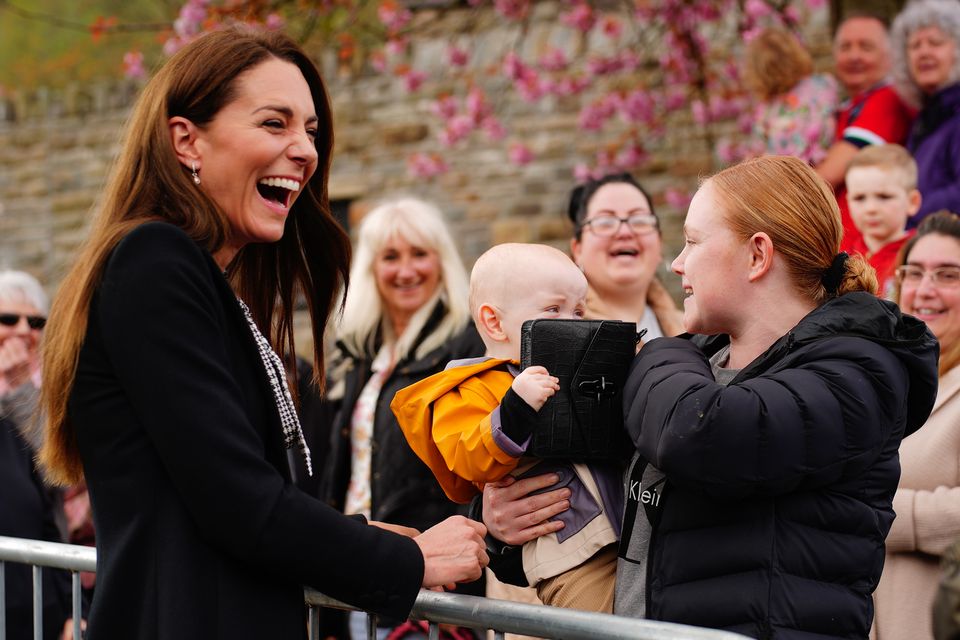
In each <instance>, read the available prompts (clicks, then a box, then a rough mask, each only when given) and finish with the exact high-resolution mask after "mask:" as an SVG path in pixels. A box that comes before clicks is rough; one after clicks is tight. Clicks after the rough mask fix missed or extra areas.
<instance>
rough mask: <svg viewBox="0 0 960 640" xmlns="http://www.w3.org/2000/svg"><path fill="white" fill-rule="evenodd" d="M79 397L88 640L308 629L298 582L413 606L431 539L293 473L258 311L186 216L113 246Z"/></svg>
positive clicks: (391, 606) (375, 603) (395, 608)
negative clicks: (90, 568)
mask: <svg viewBox="0 0 960 640" xmlns="http://www.w3.org/2000/svg"><path fill="white" fill-rule="evenodd" d="M68 411H69V418H70V420H71V421H72V423H73V425H74V428H75V429H76V432H77V439H78V444H79V448H80V455H81V458H82V461H83V467H84V473H85V475H86V479H87V486H88V487H89V490H90V498H91V501H92V505H93V512H94V523H95V526H96V531H97V552H98V557H97V563H98V566H97V570H98V577H97V590H96V595H95V596H94V601H93V605H92V610H91V614H90V621H89V622H90V627H89V628H90V632H89V635H88V637H89V638H90V640H104V639H108V638H117V639H123V640H129V639H130V638H139V639H144V638H158V639H161V638H162V639H170V640H173V639H176V640H185V639H191V638H197V639H200V638H203V639H211V638H223V639H225V640H226V639H230V640H233V639H235V638H260V637H262V638H268V637H269V638H305V637H306V617H305V610H304V605H303V593H302V585H304V584H306V585H310V586H312V587H315V588H317V589H319V590H321V591H323V592H325V593H327V594H328V595H330V596H333V597H335V598H338V599H341V600H344V601H346V602H349V603H351V604H355V605H357V606H359V607H362V608H365V609H370V610H373V611H375V612H377V613H381V614H385V615H392V616H400V617H404V616H406V615H407V614H408V613H409V610H410V608H411V607H412V605H413V601H414V599H415V598H416V595H417V593H418V591H419V587H420V584H421V582H422V579H423V558H422V555H421V553H420V551H419V548H418V547H417V545H416V543H415V542H413V541H412V540H411V539H409V538H404V537H403V536H399V535H395V534H392V533H388V532H385V531H382V530H380V529H377V528H375V527H370V526H367V525H365V524H363V523H361V522H359V521H357V520H351V519H348V518H345V517H344V516H342V515H340V514H338V513H336V512H335V511H334V510H333V509H331V508H330V507H328V506H326V505H324V504H322V503H321V502H320V501H318V500H316V499H313V498H311V497H310V496H307V495H306V494H305V493H303V492H302V491H300V490H298V489H297V488H296V487H295V486H294V485H293V484H291V482H290V472H289V467H288V464H287V458H286V452H285V450H284V449H283V447H282V436H281V431H280V423H279V417H278V413H277V409H276V406H275V403H274V401H273V398H272V396H271V393H270V390H269V386H268V383H267V377H266V373H265V371H264V368H263V365H262V363H261V361H260V356H259V354H258V352H257V349H256V346H255V343H254V341H253V338H252V336H251V335H250V330H249V328H248V326H247V324H246V320H245V319H244V317H243V315H242V313H241V311H240V309H239V306H238V303H237V300H236V298H235V296H234V293H233V291H232V290H231V288H230V287H229V286H228V284H227V282H226V280H225V279H224V277H223V275H222V274H221V272H220V269H219V268H218V266H217V264H216V263H215V262H214V261H213V259H212V257H211V256H210V254H209V253H208V252H206V251H205V250H203V249H201V248H200V247H199V246H198V245H197V244H196V243H194V242H193V241H192V240H191V239H190V238H189V237H188V236H187V235H186V234H185V233H184V232H183V231H181V230H180V229H179V228H177V227H175V226H173V225H170V224H166V223H162V222H152V223H147V224H144V225H142V226H140V227H138V228H137V229H135V230H134V231H132V232H131V233H130V234H129V235H128V236H127V237H126V238H125V239H124V240H123V241H122V242H121V243H120V244H119V245H118V246H117V248H116V249H115V250H114V252H113V254H112V255H111V257H110V259H109V261H108V263H107V265H106V269H105V272H104V274H103V278H102V281H101V284H100V287H99V289H98V291H97V293H96V294H95V296H94V299H93V302H92V304H91V309H90V315H89V325H88V328H87V334H86V339H85V341H84V344H83V348H82V349H81V352H80V359H79V366H78V370H77V378H76V382H75V384H74V387H73V389H72V392H71V396H70V401H69V409H68ZM316 472H317V473H319V472H322V470H320V469H318V470H316Z"/></svg>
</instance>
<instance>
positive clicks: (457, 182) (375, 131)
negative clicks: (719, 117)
mask: <svg viewBox="0 0 960 640" xmlns="http://www.w3.org/2000/svg"><path fill="white" fill-rule="evenodd" d="M557 13H558V4H557V3H555V2H552V1H550V2H541V3H537V12H536V19H535V21H534V23H533V26H532V28H531V30H530V31H529V32H528V34H527V36H526V38H525V39H524V40H523V46H525V47H532V48H534V50H537V49H536V48H537V47H543V45H544V44H545V43H547V42H549V43H550V44H551V45H554V46H560V47H563V48H565V49H567V50H568V51H569V52H570V53H571V55H573V54H574V53H575V51H576V46H577V44H576V42H573V41H571V39H570V37H569V34H570V32H569V31H568V30H566V29H564V28H561V27H558V26H557V21H556V16H557ZM482 19H483V20H486V21H487V23H486V24H481V25H480V26H481V32H482V36H481V37H479V38H477V40H476V41H475V45H474V47H473V55H474V56H478V57H480V58H483V57H484V56H486V57H487V58H488V59H490V60H493V59H494V58H495V57H496V55H497V54H498V53H499V52H502V51H503V50H504V48H505V47H512V46H515V43H516V41H517V39H516V33H515V32H514V31H512V30H511V29H510V28H509V27H505V26H503V25H501V24H499V23H498V22H497V21H496V20H495V19H494V17H493V16H492V15H487V16H482ZM467 20H476V14H474V13H468V12H467V11H466V10H464V11H460V12H452V13H449V14H447V15H445V16H444V17H443V18H442V19H438V20H437V23H436V24H435V25H432V26H431V29H430V32H429V33H428V34H427V35H425V36H422V37H420V38H418V39H417V41H416V45H415V46H416V49H415V52H416V53H415V55H416V56H417V64H418V65H428V66H429V65H431V64H434V65H436V64H442V62H441V58H442V56H441V55H440V52H442V50H443V48H444V46H445V45H446V43H447V41H448V40H449V38H450V35H449V34H451V33H457V32H458V31H460V30H463V29H465V28H466V27H467V26H468V25H466V24H465V22H466V21H467ZM431 33H432V34H433V35H430V34H431ZM731 34H732V30H729V31H728V32H726V33H718V34H716V41H717V42H720V43H721V44H722V43H724V42H727V46H732V45H731V44H730V43H729V40H730V38H731ZM806 40H807V43H808V45H809V46H811V48H812V49H813V51H814V53H815V54H816V56H817V59H818V66H820V67H824V66H826V65H827V64H828V60H827V58H828V53H829V35H828V11H827V10H826V9H824V10H822V11H819V12H818V13H816V14H815V15H814V16H813V17H812V20H811V21H810V22H809V24H808V25H807V27H806ZM321 68H322V69H323V70H324V73H325V77H326V78H327V80H328V82H329V89H330V93H331V96H332V99H333V103H334V108H335V118H336V152H335V156H334V165H333V169H332V174H331V178H330V186H331V196H332V197H333V198H336V199H344V200H349V201H351V202H352V205H351V209H350V217H351V218H352V219H353V220H356V219H357V218H358V217H359V215H361V214H362V213H363V212H364V211H366V210H367V209H368V208H369V206H370V204H371V203H372V202H375V201H376V200H377V199H379V198H382V197H385V196H389V195H391V194H397V193H404V194H414V195H419V196H421V197H424V198H427V199H430V200H434V201H436V202H437V203H438V204H440V206H441V207H442V208H443V209H444V210H445V212H446V213H447V214H448V216H449V218H450V220H451V222H452V224H453V226H454V228H455V231H456V233H455V237H456V238H457V239H458V242H459V243H460V248H461V250H462V254H463V257H464V261H465V263H466V264H467V265H470V264H472V262H473V260H474V259H475V258H476V257H477V256H478V255H479V254H480V253H481V252H482V251H483V250H484V249H486V248H487V247H488V246H490V245H492V244H494V243H499V242H504V241H538V242H547V243H552V244H554V245H556V246H560V247H566V245H567V239H568V237H569V234H570V227H569V223H568V222H567V220H566V217H565V214H564V212H565V210H566V200H567V194H568V193H569V190H570V187H571V186H572V184H573V167H574V165H575V164H576V163H577V162H581V161H584V160H588V159H589V156H588V154H589V153H590V152H592V151H594V150H595V149H596V148H597V146H598V145H599V144H601V143H603V142H604V141H605V140H610V139H613V138H614V137H615V136H616V135H618V132H616V131H612V132H609V133H606V134H604V136H603V137H598V136H593V135H588V134H585V133H583V132H581V131H578V129H577V128H576V121H577V114H578V112H579V109H580V107H581V105H582V104H584V103H585V101H587V100H590V99H591V98H593V97H595V96H593V95H584V96H581V97H578V98H568V99H563V100H559V99H549V100H545V101H543V102H541V103H537V104H533V105H531V104H527V103H524V102H521V101H520V100H519V99H512V95H513V94H512V93H505V92H503V91H502V89H503V87H502V85H498V84H497V83H498V82H502V81H499V80H497V79H496V77H494V78H493V79H490V80H486V79H484V78H479V79H478V80H477V81H478V82H480V83H481V84H483V85H484V88H485V89H486V90H487V91H488V93H489V94H490V95H495V96H496V95H499V96H501V97H502V100H501V103H500V104H498V105H497V111H498V114H499V115H500V116H501V117H502V118H503V119H504V121H505V122H507V123H508V124H509V126H510V128H511V137H510V138H508V140H506V141H503V142H500V143H490V142H486V141H485V140H481V139H479V138H477V139H474V140H473V141H472V142H471V143H470V144H467V145H464V146H463V147H460V148H456V149H454V150H453V151H450V152H448V153H447V157H448V159H449V161H450V164H451V171H450V172H449V173H448V174H446V175H443V176H441V177H439V178H438V179H436V180H435V181H433V182H426V181H423V180H418V179H415V178H412V177H410V176H409V175H408V173H407V168H406V158H407V156H408V155H409V154H410V153H412V152H414V151H435V150H439V145H438V143H437V136H436V134H437V132H438V130H439V129H438V121H437V120H436V119H435V118H434V117H433V116H432V115H430V113H429V104H430V103H431V101H432V99H433V97H434V96H435V95H437V93H438V92H440V91H444V90H449V89H452V88H453V86H454V85H449V86H443V85H442V84H440V85H438V84H430V83H428V84H427V85H425V86H424V87H423V88H422V89H421V90H420V91H418V92H417V93H415V94H408V93H407V92H406V91H405V90H404V89H403V87H402V86H401V83H400V82H399V81H398V80H395V79H392V78H387V77H383V76H373V75H355V74H351V75H348V76H344V75H343V74H342V73H341V71H340V70H338V69H337V68H336V67H335V64H334V62H333V61H331V60H322V61H321ZM642 73H646V74H648V75H647V76H646V77H641V76H638V78H637V82H638V83H639V82H650V81H654V82H655V81H656V78H655V76H650V75H649V74H650V73H651V72H650V71H645V72H642ZM137 91H138V85H136V84H135V83H132V82H114V83H105V84H103V85H98V86H86V87H70V88H67V89H62V90H58V91H39V92H34V93H31V94H29V95H14V96H13V97H11V98H5V99H0V268H3V267H13V268H21V269H27V270H29V271H31V272H33V273H34V274H36V275H37V276H38V277H40V278H41V279H42V280H43V281H44V282H45V283H48V284H49V285H50V286H51V289H52V288H53V287H54V286H55V285H56V283H57V282H58V281H59V280H60V278H61V276H62V273H63V269H64V267H65V265H67V264H68V263H69V261H70V259H71V257H72V255H73V254H74V252H75V249H76V247H77V245H78V243H79V242H80V240H81V239H82V237H83V233H84V225H85V223H86V222H87V220H88V219H89V214H90V211H91V209H92V208H93V207H94V206H95V203H96V200H97V197H98V193H99V191H100V188H101V186H102V184H103V182H104V180H105V176H106V171H107V169H108V167H109V165H110V162H111V160H112V158H113V157H114V155H115V153H116V151H117V145H118V140H119V136H120V132H121V129H122V125H123V123H124V119H125V118H126V116H127V112H128V109H129V107H130V105H131V104H132V102H133V100H134V99H135V97H136V95H137ZM668 131H669V133H668V134H667V136H666V137H665V138H664V139H663V142H662V144H660V145H659V146H657V147H655V148H653V149H651V150H652V151H653V157H652V159H651V161H650V163H649V165H648V168H647V170H646V171H644V172H642V173H641V174H640V176H639V177H640V178H641V180H642V181H643V183H644V184H645V185H646V186H647V187H648V189H649V190H650V191H651V193H652V194H653V197H654V200H655V203H656V206H657V209H658V212H659V213H660V214H661V217H662V218H663V219H664V239H665V243H666V249H665V254H664V255H665V257H667V256H671V257H672V256H673V255H675V253H676V251H677V250H678V247H679V244H680V238H679V227H680V224H681V222H682V220H681V216H682V212H680V211H677V210H674V209H672V208H671V207H669V206H668V205H667V204H666V203H665V202H664V199H663V194H664V192H665V191H666V189H668V188H670V187H674V188H680V189H685V190H692V189H693V188H694V187H695V186H696V182H697V178H698V176H699V175H701V174H704V173H708V172H710V171H711V170H713V169H715V168H716V164H715V161H714V159H713V157H712V153H711V150H710V149H709V148H708V147H707V144H706V143H705V136H704V132H703V131H702V129H701V128H700V127H699V126H697V125H695V124H694V123H693V122H692V120H691V119H690V116H689V113H687V112H682V113H678V114H677V115H676V117H675V118H674V119H673V120H672V121H671V122H670V123H669V126H668ZM721 132H722V130H721ZM510 140H520V141H523V142H524V143H526V144H528V145H529V146H530V147H531V149H532V150H533V151H534V152H535V153H536V156H537V157H536V160H535V161H534V162H532V163H530V164H529V165H527V166H524V167H516V166H514V165H511V164H510V163H509V162H507V159H506V152H505V147H506V144H507V143H508V142H509V141H510ZM668 284H670V285H671V286H672V287H674V288H675V287H676V283H675V282H672V281H671V280H670V279H668Z"/></svg>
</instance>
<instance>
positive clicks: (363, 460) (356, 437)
mask: <svg viewBox="0 0 960 640" xmlns="http://www.w3.org/2000/svg"><path fill="white" fill-rule="evenodd" d="M467 283H468V279H467V274H466V270H465V269H464V267H463V263H462V261H461V260H460V255H459V253H458V252H457V248H456V244H455V243H454V241H453V237H452V236H451V234H450V231H449V230H448V228H447V225H446V223H445V222H444V220H443V215H442V214H441V213H440V210H439V209H437V207H435V206H434V205H432V204H429V203H427V202H424V201H422V200H418V199H415V198H402V199H397V200H392V201H389V202H385V203H384V204H381V205H380V206H378V207H376V208H375V209H373V210H372V211H370V212H369V213H368V214H367V215H366V217H364V219H363V221H362V222H361V224H360V228H359V231H358V233H357V246H356V253H355V254H354V259H353V264H352V266H351V269H350V290H349V292H348V293H347V299H346V303H345V307H344V310H343V317H342V319H341V321H340V324H339V331H338V340H337V353H336V354H335V355H334V361H335V363H336V364H334V365H333V369H334V371H333V373H331V381H330V394H329V397H328V401H329V402H333V403H334V404H335V411H336V415H335V417H334V423H333V429H332V434H333V436H332V442H331V450H330V453H329V458H328V464H327V468H326V469H325V472H324V473H325V476H324V479H323V482H322V484H321V489H320V491H321V494H322V496H323V497H324V499H325V500H326V501H327V502H328V503H329V504H330V505H331V506H333V507H335V508H337V509H339V510H341V511H343V512H344V513H347V514H358V513H359V514H363V515H364V516H366V517H368V518H373V519H374V520H378V521H381V522H388V523H391V524H394V525H401V526H403V527H410V528H412V529H417V530H424V529H427V528H429V527H431V526H433V525H434V524H436V523H438V522H440V521H441V520H443V519H444V518H446V517H448V516H450V515H453V514H455V513H458V509H459V507H458V505H456V504H454V503H453V502H451V501H450V500H448V499H447V497H446V496H445V495H444V493H443V490H442V489H441V488H440V485H439V484H437V481H436V480H435V479H434V477H433V473H432V472H431V471H430V469H429V468H428V467H427V466H426V465H425V464H424V463H423V462H421V461H420V459H419V458H417V456H416V454H414V453H413V451H412V450H411V449H410V445H408V444H407V441H406V439H405V438H404V436H403V432H402V431H401V430H400V427H399V425H398V424H397V421H396V418H395V417H394V415H393V412H392V411H391V410H390V402H391V400H393V396H394V394H395V393H396V392H397V391H398V390H400V389H402V388H403V387H406V386H409V385H410V384H413V383H414V382H416V381H418V380H420V379H422V378H426V377H427V376H430V375H432V374H434V373H437V372H439V371H442V370H443V368H444V367H445V366H446V365H447V363H448V362H450V361H451V360H456V359H460V358H468V357H474V356H482V355H483V352H484V347H483V342H482V341H481V340H480V337H479V335H478V334H477V332H476V329H474V327H473V322H472V321H471V319H470V311H469V306H468V304H467ZM466 589H467V591H466V592H470V593H474V594H476V595H482V594H483V589H482V585H480V584H477V585H475V587H474V588H471V587H467V588H466ZM351 621H352V622H351V624H352V627H353V628H352V634H353V635H354V637H357V636H358V635H359V636H360V637H366V635H365V634H366V632H365V627H364V626H363V624H362V623H363V616H362V614H355V615H353V616H351ZM379 622H380V624H381V629H380V635H381V636H385V635H386V634H387V633H388V632H389V630H390V629H391V628H393V627H396V626H397V625H399V624H400V623H401V622H402V620H400V619H390V618H380V620H379Z"/></svg>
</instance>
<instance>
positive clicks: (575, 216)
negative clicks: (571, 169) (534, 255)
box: [567, 172, 660, 240]
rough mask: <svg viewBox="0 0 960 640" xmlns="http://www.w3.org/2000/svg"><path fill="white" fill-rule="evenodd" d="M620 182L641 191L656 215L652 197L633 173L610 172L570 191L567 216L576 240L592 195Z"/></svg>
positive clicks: (578, 237) (581, 228) (581, 230)
mask: <svg viewBox="0 0 960 640" xmlns="http://www.w3.org/2000/svg"><path fill="white" fill-rule="evenodd" d="M620 183H623V184H629V185H630V186H632V187H635V188H636V189H637V191H639V192H640V193H642V194H643V197H644V198H646V199H647V204H649V205H650V213H652V214H653V215H654V216H656V215H657V212H656V211H654V210H653V198H651V197H650V194H649V193H647V190H646V189H644V188H643V187H641V186H640V183H639V182H637V179H636V178H634V177H633V175H631V174H629V173H626V172H624V173H611V174H609V175H606V176H603V177H602V178H599V179H596V180H588V181H586V182H584V183H583V184H579V185H577V186H576V187H574V188H573V190H572V191H571V192H570V202H569V203H568V204H567V216H568V217H569V218H570V221H571V222H573V235H574V237H576V238H577V240H579V239H580V235H581V234H582V233H583V221H584V220H585V219H586V218H587V207H588V206H589V205H590V201H591V200H592V199H593V195H594V194H595V193H596V192H597V191H599V190H600V187H602V186H604V185H608V184H620ZM659 231H660V227H659V225H657V232H658V233H659Z"/></svg>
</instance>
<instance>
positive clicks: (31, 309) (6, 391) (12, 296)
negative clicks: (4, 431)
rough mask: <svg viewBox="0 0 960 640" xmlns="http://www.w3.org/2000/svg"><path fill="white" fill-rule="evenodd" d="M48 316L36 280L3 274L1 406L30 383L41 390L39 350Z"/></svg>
mask: <svg viewBox="0 0 960 640" xmlns="http://www.w3.org/2000/svg"><path fill="white" fill-rule="evenodd" d="M46 316H47V296H46V294H44V292H43V287H41V286H40V283H39V282H37V281H36V280H35V279H34V278H33V276H31V275H29V274H27V273H24V272H22V271H2V272H0V402H3V401H4V399H6V398H7V397H8V396H9V395H10V394H11V393H12V392H14V391H16V390H18V389H20V387H22V386H23V385H24V384H26V383H28V382H31V381H32V382H34V383H35V385H34V386H39V384H40V358H39V356H38V350H37V346H38V344H39V341H40V331H41V330H42V329H43V325H44V324H45V323H46V321H47V317H46ZM24 391H26V389H25V390H24ZM21 393H23V391H21ZM0 407H2V405H0Z"/></svg>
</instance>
